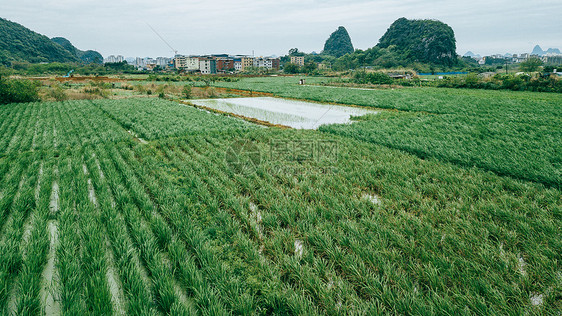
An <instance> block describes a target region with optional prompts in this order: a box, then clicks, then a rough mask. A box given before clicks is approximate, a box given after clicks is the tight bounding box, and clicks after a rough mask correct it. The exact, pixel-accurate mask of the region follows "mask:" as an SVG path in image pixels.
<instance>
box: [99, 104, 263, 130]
mask: <svg viewBox="0 0 562 316" xmlns="http://www.w3.org/2000/svg"><path fill="white" fill-rule="evenodd" d="M93 104H94V105H96V106H98V107H99V108H100V109H101V110H102V111H104V112H105V113H106V114H107V115H108V116H109V117H111V118H113V119H115V120H116V121H117V122H119V123H120V124H121V126H123V127H124V128H126V129H128V130H132V131H133V132H135V133H136V134H138V135H139V136H140V137H142V138H146V139H157V138H162V137H169V136H180V135H187V134H194V133H212V132H226V131H228V130H230V129H236V130H238V129H246V128H251V127H252V125H250V124H248V123H246V122H244V121H242V120H239V119H234V118H229V117H223V116H220V115H215V114H212V113H208V112H205V111H201V110H198V109H195V108H193V107H191V106H182V105H178V103H175V102H170V101H165V100H161V99H130V100H111V101H93Z"/></svg>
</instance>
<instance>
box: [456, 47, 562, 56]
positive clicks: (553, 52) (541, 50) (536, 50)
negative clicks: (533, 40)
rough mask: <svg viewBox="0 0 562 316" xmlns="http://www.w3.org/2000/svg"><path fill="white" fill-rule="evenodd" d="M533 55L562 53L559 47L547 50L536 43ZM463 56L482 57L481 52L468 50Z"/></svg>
mask: <svg viewBox="0 0 562 316" xmlns="http://www.w3.org/2000/svg"><path fill="white" fill-rule="evenodd" d="M531 55H538V56H545V55H562V53H561V52H560V49H558V48H549V49H547V50H543V49H542V48H541V47H540V46H539V45H536V46H535V47H534V48H533V51H532V52H531ZM503 56H504V57H511V56H513V55H512V54H510V53H506V54H504V55H503ZM463 57H472V58H481V57H482V56H480V55H479V54H475V53H473V52H471V51H468V52H466V53H465V54H464V55H463Z"/></svg>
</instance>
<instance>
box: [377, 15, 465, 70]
mask: <svg viewBox="0 0 562 316" xmlns="http://www.w3.org/2000/svg"><path fill="white" fill-rule="evenodd" d="M391 46H393V47H394V50H395V52H396V53H398V54H399V55H401V57H402V58H405V59H407V60H409V61H411V62H421V63H431V64H437V65H447V66H451V65H453V64H454V63H456V60H457V53H456V49H457V46H456V40H455V33H454V32H453V29H452V28H451V27H450V26H448V25H447V24H445V23H443V22H441V21H436V20H408V19H406V18H400V19H398V20H396V21H394V23H392V25H391V26H390V27H389V28H388V30H387V31H386V33H385V34H384V35H383V36H382V37H381V39H380V40H379V43H378V44H377V47H379V48H389V47H391Z"/></svg>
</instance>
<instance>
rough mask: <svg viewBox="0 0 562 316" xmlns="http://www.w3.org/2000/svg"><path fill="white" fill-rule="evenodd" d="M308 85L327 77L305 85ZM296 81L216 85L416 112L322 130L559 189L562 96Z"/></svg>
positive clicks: (561, 177) (258, 80)
mask: <svg viewBox="0 0 562 316" xmlns="http://www.w3.org/2000/svg"><path fill="white" fill-rule="evenodd" d="M307 80H308V83H310V84H312V83H315V82H316V83H321V82H327V81H328V80H329V79H328V78H307ZM297 81H298V78H293V77H286V78H248V79H243V80H241V81H239V82H235V83H220V86H223V87H230V88H237V89H246V90H253V91H263V92H269V93H273V94H274V95H277V96H281V97H289V98H296V99H303V100H312V101H319V102H335V103H341V104H350V105H361V106H367V107H374V108H383V109H395V110H401V111H407V112H418V114H417V115H413V116H412V115H405V116H403V115H397V116H393V117H390V118H389V117H386V116H382V117H374V118H373V120H370V121H367V122H362V123H360V124H354V125H351V126H347V125H346V126H339V127H338V126H333V127H326V128H324V129H323V130H325V131H329V132H331V133H337V134H342V135H347V136H351V137H353V138H357V139H361V140H367V141H371V142H375V143H378V144H383V145H389V146H391V147H394V148H399V149H401V150H406V151H408V152H410V153H413V154H415V155H418V156H420V157H422V158H426V157H435V158H438V159H441V160H443V161H447V162H453V163H457V164H460V165H463V166H477V167H480V168H483V169H484V170H490V171H493V172H496V173H498V174H502V175H509V176H513V177H517V178H521V179H527V180H531V181H537V182H540V183H544V184H547V185H553V186H561V185H562V175H561V170H562V164H561V162H562V160H561V157H560V152H562V147H561V144H560V141H559V139H562V131H561V129H560V126H562V119H561V117H560V115H559V113H560V111H562V107H561V105H562V96H561V95H558V94H537V93H529V92H517V93H515V92H505V91H482V90H451V89H435V88H403V89H394V90H390V89H386V90H361V89H356V90H350V89H347V88H337V87H322V86H299V85H298V84H297Z"/></svg>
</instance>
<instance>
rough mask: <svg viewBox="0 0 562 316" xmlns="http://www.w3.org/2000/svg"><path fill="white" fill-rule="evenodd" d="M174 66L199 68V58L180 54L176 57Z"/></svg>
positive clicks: (178, 67)
mask: <svg viewBox="0 0 562 316" xmlns="http://www.w3.org/2000/svg"><path fill="white" fill-rule="evenodd" d="M174 67H176V69H185V70H190V71H194V70H199V69H200V64H199V58H197V57H188V56H181V55H178V56H176V57H175V58H174Z"/></svg>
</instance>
